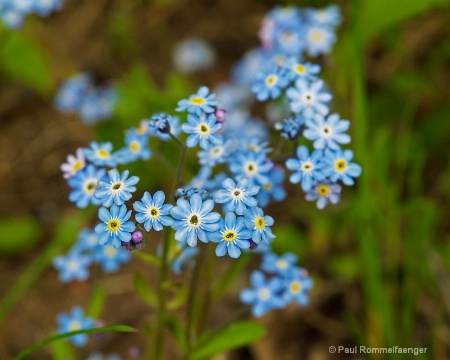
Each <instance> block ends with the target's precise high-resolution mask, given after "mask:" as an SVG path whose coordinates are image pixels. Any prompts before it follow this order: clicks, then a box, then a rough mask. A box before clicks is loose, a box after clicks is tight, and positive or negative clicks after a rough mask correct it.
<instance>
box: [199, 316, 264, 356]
mask: <svg viewBox="0 0 450 360" xmlns="http://www.w3.org/2000/svg"><path fill="white" fill-rule="evenodd" d="M265 334H266V328H265V327H264V326H262V325H261V324H257V323H255V322H252V321H241V322H236V323H233V324H231V325H227V326H225V327H224V328H222V329H219V330H217V331H214V332H212V333H207V334H205V335H204V336H202V337H200V338H199V339H198V341H197V343H196V344H195V346H194V350H193V354H192V355H193V356H192V358H193V359H194V360H200V359H204V358H207V357H209V356H212V355H214V354H217V353H220V352H223V351H226V350H230V349H235V348H238V347H241V346H244V345H247V344H250V343H252V342H253V341H256V340H258V339H260V338H261V337H263V336H264V335H265Z"/></svg>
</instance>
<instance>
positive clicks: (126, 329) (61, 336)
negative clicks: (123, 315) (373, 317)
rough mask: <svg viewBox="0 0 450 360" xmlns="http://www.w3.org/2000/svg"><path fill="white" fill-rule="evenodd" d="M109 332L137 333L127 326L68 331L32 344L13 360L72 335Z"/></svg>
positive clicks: (22, 357) (19, 359)
mask: <svg viewBox="0 0 450 360" xmlns="http://www.w3.org/2000/svg"><path fill="white" fill-rule="evenodd" d="M111 331H120V332H135V331H137V330H136V329H135V328H132V327H131V326H127V325H111V326H103V327H96V328H92V329H84V330H76V331H70V332H67V333H64V334H57V335H53V336H51V337H49V338H47V339H45V340H42V341H40V342H38V343H37V344H34V345H33V346H30V347H29V348H28V349H25V350H24V351H22V352H21V353H20V354H18V355H16V356H15V357H14V358H13V360H21V359H25V358H26V357H27V356H28V355H30V354H32V353H34V352H35V351H37V350H39V349H41V348H43V347H44V346H46V345H48V344H51V343H53V342H55V341H59V340H62V339H66V338H68V337H71V336H73V335H78V334H92V333H103V332H111Z"/></svg>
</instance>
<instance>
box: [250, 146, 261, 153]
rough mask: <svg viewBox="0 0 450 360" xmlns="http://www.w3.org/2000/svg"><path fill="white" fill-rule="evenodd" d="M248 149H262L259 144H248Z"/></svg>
mask: <svg viewBox="0 0 450 360" xmlns="http://www.w3.org/2000/svg"><path fill="white" fill-rule="evenodd" d="M247 149H249V150H253V151H254V152H258V151H259V150H260V147H259V146H258V145H247Z"/></svg>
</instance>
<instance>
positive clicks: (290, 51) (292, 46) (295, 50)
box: [273, 22, 305, 56]
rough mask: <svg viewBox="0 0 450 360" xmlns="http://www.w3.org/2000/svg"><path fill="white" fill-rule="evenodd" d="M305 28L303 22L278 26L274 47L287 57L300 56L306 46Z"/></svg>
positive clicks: (274, 36) (274, 34)
mask: <svg viewBox="0 0 450 360" xmlns="http://www.w3.org/2000/svg"><path fill="white" fill-rule="evenodd" d="M304 36H305V35H304V26H303V24H302V23H301V22H298V23H290V24H281V23H280V24H278V26H276V28H275V31H274V33H273V46H274V48H275V50H276V51H278V52H280V53H282V54H283V55H286V56H292V55H297V54H299V53H300V52H301V51H302V50H303V48H304V46H305V42H304Z"/></svg>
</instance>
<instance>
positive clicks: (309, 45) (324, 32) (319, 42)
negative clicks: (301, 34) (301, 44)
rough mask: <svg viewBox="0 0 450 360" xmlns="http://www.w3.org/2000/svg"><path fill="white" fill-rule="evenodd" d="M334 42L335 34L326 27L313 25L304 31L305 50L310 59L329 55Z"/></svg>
mask: <svg viewBox="0 0 450 360" xmlns="http://www.w3.org/2000/svg"><path fill="white" fill-rule="evenodd" d="M335 42H336V34H335V32H334V30H333V29H330V28H329V27H328V26H322V25H314V26H311V27H309V28H308V30H307V31H306V36H305V48H306V51H307V52H308V55H310V56H312V57H315V56H317V55H320V54H327V53H329V52H330V51H331V49H332V48H333V45H334V43H335Z"/></svg>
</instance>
